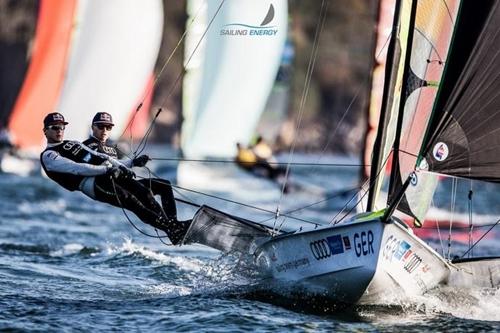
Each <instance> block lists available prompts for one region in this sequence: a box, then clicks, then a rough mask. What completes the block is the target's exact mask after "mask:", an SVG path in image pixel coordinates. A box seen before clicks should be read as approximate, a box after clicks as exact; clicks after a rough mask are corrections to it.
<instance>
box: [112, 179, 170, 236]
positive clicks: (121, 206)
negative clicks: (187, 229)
mask: <svg viewBox="0 0 500 333" xmlns="http://www.w3.org/2000/svg"><path fill="white" fill-rule="evenodd" d="M111 183H112V184H113V191H114V192H115V197H116V200H117V201H118V204H119V205H120V208H121V210H122V212H123V215H125V218H126V219H127V220H128V222H129V223H130V224H131V225H132V227H134V229H135V230H137V231H139V233H141V234H143V235H144V236H147V237H151V238H157V239H160V240H162V238H168V236H166V235H165V236H160V235H159V234H158V231H157V230H156V228H154V227H153V228H154V229H155V231H156V236H155V235H151V234H148V233H147V232H145V231H142V230H141V229H139V227H137V226H136V225H135V224H134V222H132V220H131V219H130V217H129V216H128V214H127V212H126V211H125V208H123V205H122V202H121V200H120V198H119V195H118V192H117V191H116V185H115V180H114V179H113V178H111ZM162 243H164V242H163V241H162ZM166 245H170V244H166Z"/></svg>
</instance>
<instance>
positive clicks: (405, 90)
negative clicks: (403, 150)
mask: <svg viewBox="0 0 500 333" xmlns="http://www.w3.org/2000/svg"><path fill="white" fill-rule="evenodd" d="M416 14H417V1H413V3H412V6H411V14H410V26H409V29H408V40H407V43H406V54H407V56H406V59H405V65H404V72H403V86H402V88H401V96H402V97H403V98H401V99H400V100H399V109H398V120H397V125H396V137H395V138H394V146H393V147H394V149H393V153H392V165H391V170H392V171H391V178H390V183H389V198H390V197H391V194H393V193H394V191H395V189H396V186H397V179H398V178H399V176H398V174H399V147H400V140H401V131H402V127H403V116H404V109H405V104H406V100H407V98H408V96H409V95H410V93H411V91H410V88H411V87H410V86H409V82H408V81H409V77H410V75H411V74H412V73H411V68H410V61H411V49H412V47H413V33H414V30H415V17H416ZM405 183H407V182H405ZM406 186H408V185H406ZM395 199H396V200H397V198H395Z"/></svg>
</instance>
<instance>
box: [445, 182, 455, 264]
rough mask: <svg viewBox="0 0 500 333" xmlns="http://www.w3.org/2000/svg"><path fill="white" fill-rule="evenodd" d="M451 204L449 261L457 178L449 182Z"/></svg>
mask: <svg viewBox="0 0 500 333" xmlns="http://www.w3.org/2000/svg"><path fill="white" fill-rule="evenodd" d="M451 184H452V185H451V202H450V211H451V219H450V227H449V230H448V254H447V257H448V259H450V255H451V229H452V226H453V220H454V219H455V217H454V213H455V201H456V191H457V188H456V187H457V178H453V179H452V182H451Z"/></svg>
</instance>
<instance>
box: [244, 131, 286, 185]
mask: <svg viewBox="0 0 500 333" xmlns="http://www.w3.org/2000/svg"><path fill="white" fill-rule="evenodd" d="M252 152H253V153H254V154H255V157H256V159H257V163H256V166H257V167H260V168H262V169H264V170H265V172H266V176H267V177H268V178H271V179H273V180H276V179H277V178H278V177H280V176H284V175H285V172H286V169H285V168H283V167H280V166H278V165H277V162H278V160H277V159H276V158H275V157H274V156H273V151H272V149H271V147H270V146H269V144H268V143H267V142H266V141H265V140H264V138H263V137H262V136H258V137H257V141H256V142H255V145H253V147H252Z"/></svg>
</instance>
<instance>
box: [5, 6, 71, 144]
mask: <svg viewBox="0 0 500 333" xmlns="http://www.w3.org/2000/svg"><path fill="white" fill-rule="evenodd" d="M75 7H76V0H67V1H66V0H65V1H59V0H43V1H41V2H40V12H39V15H38V21H37V26H36V32H35V41H34V44H33V53H32V57H31V62H30V65H29V68H28V72H27V74H26V77H25V80H24V83H23V85H22V88H21V91H20V93H19V96H18V97H17V100H16V103H15V105H14V109H13V111H12V115H11V118H10V120H9V129H10V131H11V133H12V135H13V137H14V141H15V143H16V144H17V145H18V146H19V147H20V148H23V149H29V148H35V149H39V147H40V146H41V145H42V144H43V140H44V138H43V132H42V127H43V125H42V121H43V118H44V117H45V115H46V114H47V113H49V112H52V111H54V108H55V106H56V104H57V100H58V98H59V93H60V90H61V87H62V83H63V79H64V71H65V69H66V59H67V53H68V50H69V43H70V36H71V29H72V26H73V14H74V11H75Z"/></svg>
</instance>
